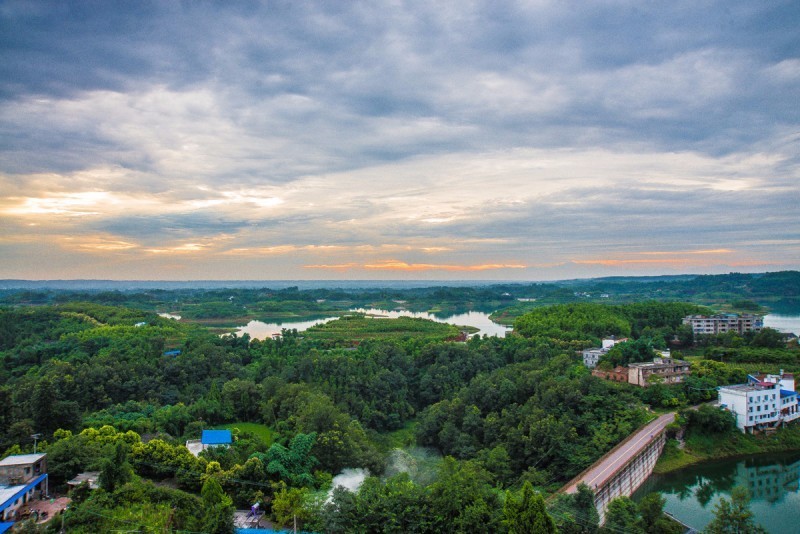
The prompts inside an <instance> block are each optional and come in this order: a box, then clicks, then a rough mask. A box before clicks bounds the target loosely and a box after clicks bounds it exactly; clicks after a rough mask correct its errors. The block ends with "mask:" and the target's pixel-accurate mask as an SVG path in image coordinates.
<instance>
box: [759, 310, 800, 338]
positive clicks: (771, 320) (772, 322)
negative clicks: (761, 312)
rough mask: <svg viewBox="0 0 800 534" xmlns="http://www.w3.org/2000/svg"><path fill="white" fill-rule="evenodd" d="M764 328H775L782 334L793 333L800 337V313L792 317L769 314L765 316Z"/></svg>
mask: <svg viewBox="0 0 800 534" xmlns="http://www.w3.org/2000/svg"><path fill="white" fill-rule="evenodd" d="M764 326H768V327H770V328H774V329H775V330H779V331H781V332H791V333H793V334H798V335H800V313H798V314H792V315H788V314H782V313H768V314H767V315H765V316H764Z"/></svg>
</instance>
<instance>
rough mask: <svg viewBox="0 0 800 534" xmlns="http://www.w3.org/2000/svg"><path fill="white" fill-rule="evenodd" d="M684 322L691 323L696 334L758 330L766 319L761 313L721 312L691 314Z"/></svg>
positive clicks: (741, 332) (740, 332)
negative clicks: (714, 313)
mask: <svg viewBox="0 0 800 534" xmlns="http://www.w3.org/2000/svg"><path fill="white" fill-rule="evenodd" d="M682 322H683V324H687V325H690V326H691V327H692V332H693V333H694V335H696V336H697V335H716V334H724V333H725V332H737V333H739V334H743V333H745V332H750V331H753V332H758V331H759V330H761V329H762V328H763V327H764V319H763V318H762V317H761V316H760V315H753V314H749V313H746V314H743V315H738V314H736V313H719V314H717V315H689V316H686V317H684V318H683V321H682Z"/></svg>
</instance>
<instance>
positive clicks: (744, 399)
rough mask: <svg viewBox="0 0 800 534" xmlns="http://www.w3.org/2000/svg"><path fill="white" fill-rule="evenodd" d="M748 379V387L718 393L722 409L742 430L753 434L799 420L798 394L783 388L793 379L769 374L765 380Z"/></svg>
mask: <svg viewBox="0 0 800 534" xmlns="http://www.w3.org/2000/svg"><path fill="white" fill-rule="evenodd" d="M747 378H748V382H747V383H746V384H736V385H732V386H723V387H720V388H719V394H718V396H719V402H720V407H722V408H724V409H726V410H729V411H730V412H731V413H733V414H734V415H735V416H736V426H737V427H738V428H739V430H741V431H742V432H747V433H753V432H756V431H761V430H766V429H770V428H776V427H778V426H780V425H782V424H785V423H789V422H791V421H794V420H796V419H798V418H800V411H798V406H797V392H795V391H794V390H789V389H783V387H782V385H785V386H788V385H789V384H791V385H794V378H793V377H792V378H791V382H789V380H788V379H787V380H782V379H781V377H780V376H777V375H767V377H763V378H764V379H761V378H759V377H754V376H748V377H747ZM771 379H773V380H771Z"/></svg>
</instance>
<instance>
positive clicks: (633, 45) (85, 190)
mask: <svg viewBox="0 0 800 534" xmlns="http://www.w3.org/2000/svg"><path fill="white" fill-rule="evenodd" d="M798 24H800V5H798V4H797V3H796V2H792V1H788V0H787V1H784V2H780V1H779V2H770V3H752V2H730V1H724V2H723V1H719V2H707V3H704V4H702V5H698V4H697V3H696V2H688V1H686V2H684V1H678V2H671V3H668V4H663V5H650V4H643V3H641V2H634V1H631V2H628V1H623V2H617V1H615V2H592V3H589V4H587V3H585V2H549V1H543V2H519V3H516V2H513V3H512V2H499V3H498V2H482V1H474V2H459V3H456V4H453V3H436V2H434V3H431V2H404V3H396V2H363V3H362V2H355V3H354V2H345V3H341V2H311V3H309V2H264V3H233V4H231V5H227V4H214V3H201V2H192V3H183V4H182V3H174V2H144V3H141V2H137V3H110V2H77V3H75V2H73V3H63V2H52V3H51V2H41V1H36V2H33V1H14V0H10V1H7V2H4V3H3V4H2V5H0V257H2V259H3V261H2V262H0V278H4V277H14V278H144V279H181V278H203V279H212V278H224V279H236V278H242V279H245V278H246V279H270V278H283V279H292V278H327V277H339V278H386V277H401V278H406V277H407V278H431V279H434V278H435V279H447V278H485V279H533V280H537V279H546V278H571V277H578V276H596V275H606V274H616V273H624V274H650V273H679V272H727V271H730V270H752V271H758V270H765V269H769V270H776V269H790V268H791V269H796V268H800V232H798V229H800V215H798V210H797V209H796V206H797V205H798V202H799V201H800V194H798V189H797V184H798V183H800V148H799V147H800V127H799V126H800V120H799V119H800V117H799V116H800V111H798V107H797V102H798V101H800V41H798V39H797V27H798Z"/></svg>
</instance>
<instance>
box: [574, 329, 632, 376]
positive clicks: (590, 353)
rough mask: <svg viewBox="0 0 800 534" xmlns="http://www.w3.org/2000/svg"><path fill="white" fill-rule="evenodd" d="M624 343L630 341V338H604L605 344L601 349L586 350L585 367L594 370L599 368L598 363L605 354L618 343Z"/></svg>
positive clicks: (584, 352)
mask: <svg viewBox="0 0 800 534" xmlns="http://www.w3.org/2000/svg"><path fill="white" fill-rule="evenodd" d="M623 341H628V338H627V337H623V338H619V339H617V337H616V336H610V337H607V338H603V343H602V346H601V347H592V348H590V349H584V350H583V365H585V366H586V367H588V368H589V369H594V368H595V367H597V362H599V361H600V358H602V357H603V355H604V354H605V353H607V352H608V351H609V350H611V347H613V346H614V345H616V344H617V343H622V342H623Z"/></svg>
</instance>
